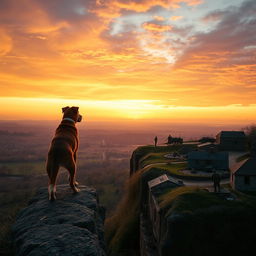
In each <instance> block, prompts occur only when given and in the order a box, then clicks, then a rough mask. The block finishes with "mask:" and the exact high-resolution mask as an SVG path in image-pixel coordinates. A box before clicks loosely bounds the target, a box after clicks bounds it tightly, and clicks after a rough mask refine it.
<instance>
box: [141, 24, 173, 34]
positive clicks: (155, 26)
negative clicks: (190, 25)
mask: <svg viewBox="0 0 256 256" xmlns="http://www.w3.org/2000/svg"><path fill="white" fill-rule="evenodd" d="M143 28H144V29H146V30H149V31H153V32H165V31H170V30H171V29H172V26H170V25H159V24H155V23H149V22H146V23H144V24H143Z"/></svg>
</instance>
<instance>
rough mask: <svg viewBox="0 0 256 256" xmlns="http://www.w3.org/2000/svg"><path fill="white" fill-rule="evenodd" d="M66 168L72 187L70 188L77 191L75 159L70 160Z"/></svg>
mask: <svg viewBox="0 0 256 256" xmlns="http://www.w3.org/2000/svg"><path fill="white" fill-rule="evenodd" d="M65 167H66V169H67V170H68V171H69V185H70V187H71V188H72V190H73V191H74V192H75V193H77V192H79V189H78V188H77V187H76V181H75V180H76V179H75V177H76V164H75V161H72V162H70V163H69V164H67V165H66V166H65Z"/></svg>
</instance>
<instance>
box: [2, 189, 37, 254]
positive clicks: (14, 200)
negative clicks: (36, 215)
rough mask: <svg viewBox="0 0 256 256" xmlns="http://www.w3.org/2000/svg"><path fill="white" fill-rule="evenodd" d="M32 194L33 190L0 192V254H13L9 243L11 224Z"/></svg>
mask: <svg viewBox="0 0 256 256" xmlns="http://www.w3.org/2000/svg"><path fill="white" fill-rule="evenodd" d="M33 194H34V190H15V191H14V192H12V193H10V192H8V193H7V192H5V193H0V202H1V212H0V255H6V256H7V255H8V256H10V255H14V252H13V248H12V244H11V225H12V224H13V223H14V221H15V218H16V215H17V213H18V212H19V210H20V209H22V208H23V207H25V206H26V205H27V201H28V200H29V199H30V198H31V197H32V196H33Z"/></svg>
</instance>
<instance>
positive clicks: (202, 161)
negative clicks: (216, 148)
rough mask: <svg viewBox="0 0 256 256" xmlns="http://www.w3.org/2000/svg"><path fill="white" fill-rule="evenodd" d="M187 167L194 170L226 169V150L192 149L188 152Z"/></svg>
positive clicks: (227, 159) (227, 161)
mask: <svg viewBox="0 0 256 256" xmlns="http://www.w3.org/2000/svg"><path fill="white" fill-rule="evenodd" d="M188 167H189V168H190V169H195V170H204V171H212V170H213V169H215V170H228V169H229V158H228V152H207V151H192V152H190V153H188Z"/></svg>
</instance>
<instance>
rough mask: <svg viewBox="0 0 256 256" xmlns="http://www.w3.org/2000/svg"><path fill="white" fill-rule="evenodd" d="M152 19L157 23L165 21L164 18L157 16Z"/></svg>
mask: <svg viewBox="0 0 256 256" xmlns="http://www.w3.org/2000/svg"><path fill="white" fill-rule="evenodd" d="M153 18H154V20H157V21H164V20H165V18H164V17H162V16H158V15H155V16H154V17H153Z"/></svg>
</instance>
